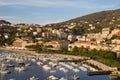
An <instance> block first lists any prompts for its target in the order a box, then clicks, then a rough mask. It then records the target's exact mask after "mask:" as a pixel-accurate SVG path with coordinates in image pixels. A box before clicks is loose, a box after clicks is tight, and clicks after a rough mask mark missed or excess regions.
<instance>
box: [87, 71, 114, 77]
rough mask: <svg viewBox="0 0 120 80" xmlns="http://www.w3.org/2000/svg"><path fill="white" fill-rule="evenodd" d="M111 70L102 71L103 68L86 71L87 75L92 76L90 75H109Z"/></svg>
mask: <svg viewBox="0 0 120 80" xmlns="http://www.w3.org/2000/svg"><path fill="white" fill-rule="evenodd" d="M111 73H112V71H103V70H99V71H88V73H87V74H88V75H89V76H92V75H109V74H111Z"/></svg>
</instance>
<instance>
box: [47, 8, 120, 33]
mask: <svg viewBox="0 0 120 80" xmlns="http://www.w3.org/2000/svg"><path fill="white" fill-rule="evenodd" d="M46 26H49V27H53V28H69V29H70V30H71V32H72V33H75V34H84V33H91V32H93V33H96V32H100V31H101V30H102V28H105V27H109V28H110V29H115V28H120V9H117V10H109V11H102V12H97V13H93V14H88V15H86V16H82V17H78V18H75V19H71V20H69V21H65V22H61V23H56V24H51V25H46Z"/></svg>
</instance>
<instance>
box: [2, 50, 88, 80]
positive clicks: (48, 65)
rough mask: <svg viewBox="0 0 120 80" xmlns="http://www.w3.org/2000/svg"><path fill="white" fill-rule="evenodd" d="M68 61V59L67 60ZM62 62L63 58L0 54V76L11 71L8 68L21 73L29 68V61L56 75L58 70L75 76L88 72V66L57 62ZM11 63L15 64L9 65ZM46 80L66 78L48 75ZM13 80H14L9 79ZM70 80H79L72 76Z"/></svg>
mask: <svg viewBox="0 0 120 80" xmlns="http://www.w3.org/2000/svg"><path fill="white" fill-rule="evenodd" d="M68 59H69V58H68ZM60 60H64V58H63V57H59V56H52V55H51V56H35V55H25V54H18V53H8V52H6V53H5V54H4V53H3V54H0V74H2V75H7V74H9V73H11V72H12V71H11V70H10V68H14V71H16V72H23V71H26V70H27V69H28V67H29V66H31V63H29V61H32V62H34V63H35V64H36V65H38V66H40V67H42V68H43V70H45V71H48V72H49V73H56V70H59V71H61V72H63V73H65V74H67V73H69V72H71V71H72V72H73V73H75V74H77V73H79V72H80V71H81V70H82V71H88V66H86V65H84V66H80V64H75V63H74V62H58V61H60ZM11 61H12V62H14V63H16V64H10V63H11ZM47 79H48V80H68V79H67V77H65V76H63V77H61V78H58V77H56V76H54V75H49V76H48V78H47ZM9 80H15V79H9ZM28 80H40V79H39V78H35V77H34V76H32V77H30V78H29V79H28ZM72 80H79V76H75V75H74V76H73V77H72Z"/></svg>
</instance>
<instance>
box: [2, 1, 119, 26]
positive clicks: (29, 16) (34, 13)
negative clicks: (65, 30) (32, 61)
mask: <svg viewBox="0 0 120 80" xmlns="http://www.w3.org/2000/svg"><path fill="white" fill-rule="evenodd" d="M119 8H120V0H0V19H5V20H8V21H10V22H12V23H20V22H22V23H37V24H47V23H54V22H61V21H66V20H69V19H72V18H76V17H80V16H83V15H86V14H90V13H94V12H98V11H103V10H113V9H119Z"/></svg>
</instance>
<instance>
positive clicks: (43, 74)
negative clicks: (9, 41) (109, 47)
mask: <svg viewBox="0 0 120 80" xmlns="http://www.w3.org/2000/svg"><path fill="white" fill-rule="evenodd" d="M2 52H3V51H0V53H2ZM28 62H29V63H31V66H28V67H27V70H26V71H23V72H16V71H15V70H14V68H10V70H11V73H10V74H7V75H4V76H3V75H0V80H9V79H10V78H14V79H16V80H29V78H30V77H32V76H35V77H37V78H39V79H40V80H48V76H50V75H54V76H56V77H58V78H61V77H65V78H67V79H68V80H71V77H72V76H73V75H74V74H76V75H78V76H80V79H79V80H112V79H110V78H109V76H107V75H95V76H88V75H87V73H86V72H84V71H82V70H80V72H78V73H74V72H73V71H72V70H70V69H68V70H69V72H68V73H64V72H62V71H59V70H58V69H56V68H54V67H53V68H52V69H53V70H56V72H55V73H50V71H45V70H44V69H43V68H42V66H38V65H37V64H36V63H34V62H32V61H28ZM9 63H10V64H14V65H17V64H16V63H15V62H14V61H10V62H9ZM66 64H70V63H66Z"/></svg>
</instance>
